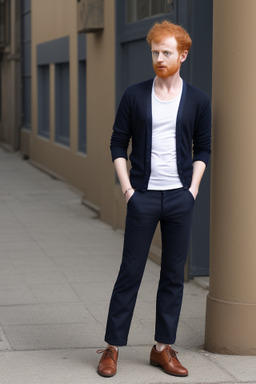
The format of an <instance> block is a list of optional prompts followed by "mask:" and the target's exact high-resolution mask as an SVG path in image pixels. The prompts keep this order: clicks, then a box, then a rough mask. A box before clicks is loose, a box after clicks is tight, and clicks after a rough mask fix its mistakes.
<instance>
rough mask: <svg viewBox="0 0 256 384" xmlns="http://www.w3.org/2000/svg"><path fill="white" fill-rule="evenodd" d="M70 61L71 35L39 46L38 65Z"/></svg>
mask: <svg viewBox="0 0 256 384" xmlns="http://www.w3.org/2000/svg"><path fill="white" fill-rule="evenodd" d="M65 62H69V36H65V37H61V38H60V39H55V40H51V41H47V42H45V43H42V44H38V46H37V65H44V64H50V63H56V64H57V63H65Z"/></svg>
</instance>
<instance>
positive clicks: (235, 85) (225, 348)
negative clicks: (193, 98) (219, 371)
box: [206, 0, 256, 354]
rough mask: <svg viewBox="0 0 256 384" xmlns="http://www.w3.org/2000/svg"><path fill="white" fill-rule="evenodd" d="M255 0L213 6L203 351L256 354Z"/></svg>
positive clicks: (223, 1)
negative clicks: (209, 199)
mask: <svg viewBox="0 0 256 384" xmlns="http://www.w3.org/2000/svg"><path fill="white" fill-rule="evenodd" d="M255 13H256V2H255V0H245V1H243V5H242V8H241V1H238V0H215V1H214V19H213V21H214V28H213V155H212V191H211V197H212V205H211V257H210V259H211V262H210V293H209V296H208V302H207V324H206V347H207V349H209V350H210V351H214V352H220V353H235V354H256V326H255V324H256V279H255V270H256V258H255V255H256V236H255V225H256V224H255V223H256V204H255V191H256V178H255V164H256V151H255V142H256V130H255V100H256V76H255V68H256V52H255V50H254V48H253V47H254V40H255V37H256V24H255Z"/></svg>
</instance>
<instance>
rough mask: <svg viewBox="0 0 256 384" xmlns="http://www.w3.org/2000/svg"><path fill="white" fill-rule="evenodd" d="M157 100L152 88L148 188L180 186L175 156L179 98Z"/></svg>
mask: <svg viewBox="0 0 256 384" xmlns="http://www.w3.org/2000/svg"><path fill="white" fill-rule="evenodd" d="M182 87H183V83H182ZM182 87H181V91H180V93H179V95H178V96H177V97H176V98H175V99H173V100H170V101H163V100H159V99H158V98H157V96H156V95H155V92H154V83H153V88H152V150H151V174H150V178H149V183H148V189H151V190H168V189H175V188H181V187H182V186H183V185H182V183H181V181H180V178H179V174H178V168H177V156H176V120H177V114H178V109H179V104H180V99H181V93H182Z"/></svg>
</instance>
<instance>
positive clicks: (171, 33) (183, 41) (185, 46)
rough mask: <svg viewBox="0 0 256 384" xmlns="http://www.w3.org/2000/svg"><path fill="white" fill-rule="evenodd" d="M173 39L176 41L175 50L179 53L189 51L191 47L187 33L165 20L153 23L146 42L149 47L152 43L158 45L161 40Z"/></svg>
mask: <svg viewBox="0 0 256 384" xmlns="http://www.w3.org/2000/svg"><path fill="white" fill-rule="evenodd" d="M166 37H174V38H175V39H176V41H177V49H178V51H179V52H180V53H181V52H183V51H185V50H187V51H189V50H190V48H191V45H192V40H191V37H190V36H189V34H188V32H187V31H186V30H185V29H184V28H183V27H181V26H180V25H177V24H173V23H171V22H169V21H167V20H164V21H162V22H161V23H155V24H154V25H153V27H152V28H151V29H150V30H149V32H148V34H147V42H148V44H149V45H150V47H151V44H152V41H154V42H155V43H159V42H160V41H161V40H162V39H163V38H166Z"/></svg>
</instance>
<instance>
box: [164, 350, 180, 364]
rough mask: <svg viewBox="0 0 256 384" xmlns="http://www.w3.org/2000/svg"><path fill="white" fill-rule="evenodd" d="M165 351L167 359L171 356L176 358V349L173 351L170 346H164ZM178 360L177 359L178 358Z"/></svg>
mask: <svg viewBox="0 0 256 384" xmlns="http://www.w3.org/2000/svg"><path fill="white" fill-rule="evenodd" d="M166 352H167V355H168V358H169V360H171V358H172V357H175V359H177V360H178V358H177V353H178V352H177V351H174V349H172V348H171V347H169V348H166ZM178 361H179V360H178Z"/></svg>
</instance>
